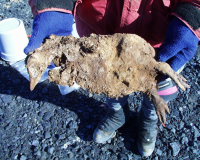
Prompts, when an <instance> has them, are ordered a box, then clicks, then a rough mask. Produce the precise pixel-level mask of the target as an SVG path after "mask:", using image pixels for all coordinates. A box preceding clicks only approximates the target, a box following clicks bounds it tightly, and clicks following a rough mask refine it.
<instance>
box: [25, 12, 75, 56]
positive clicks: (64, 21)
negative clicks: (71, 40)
mask: <svg viewBox="0 0 200 160" xmlns="http://www.w3.org/2000/svg"><path fill="white" fill-rule="evenodd" d="M72 25H73V15H72V14H67V13H62V12H54V11H48V12H43V13H40V14H38V15H37V16H36V17H35V19H34V21H33V33H32V35H31V38H30V40H29V43H28V45H27V46H26V48H25V49H24V52H25V53H26V54H28V53H29V52H32V51H33V50H35V49H36V48H38V47H40V45H41V43H42V42H43V41H44V39H45V38H48V37H49V36H50V35H51V34H55V35H57V36H68V35H70V34H71V32H72Z"/></svg>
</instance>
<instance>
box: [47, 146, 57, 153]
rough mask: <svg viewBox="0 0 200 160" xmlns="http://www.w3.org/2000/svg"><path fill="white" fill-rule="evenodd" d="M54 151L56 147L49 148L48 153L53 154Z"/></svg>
mask: <svg viewBox="0 0 200 160" xmlns="http://www.w3.org/2000/svg"><path fill="white" fill-rule="evenodd" d="M54 149H55V148H54V147H48V149H47V152H48V153H50V154H53V151H54Z"/></svg>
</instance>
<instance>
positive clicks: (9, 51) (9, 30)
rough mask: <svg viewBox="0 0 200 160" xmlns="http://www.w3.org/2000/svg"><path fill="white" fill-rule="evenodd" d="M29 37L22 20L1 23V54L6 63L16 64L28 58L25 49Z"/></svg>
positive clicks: (8, 20) (10, 19)
mask: <svg viewBox="0 0 200 160" xmlns="http://www.w3.org/2000/svg"><path fill="white" fill-rule="evenodd" d="M27 44H28V37H27V34H26V31H25V28H24V24H23V22H22V21H21V20H20V19H17V18H8V19H4V20H2V21H0V53H1V58H2V59H3V60H5V61H9V62H16V61H19V60H22V59H24V58H26V54H25V53H24V48H25V47H26V46H27Z"/></svg>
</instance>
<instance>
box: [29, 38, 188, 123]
mask: <svg viewBox="0 0 200 160" xmlns="http://www.w3.org/2000/svg"><path fill="white" fill-rule="evenodd" d="M154 56H155V51H154V49H153V47H152V46H151V45H150V44H148V43H147V42H146V41H145V40H144V39H142V38H141V37H139V36H137V35H134V34H114V35H109V36H108V35H95V34H91V35H90V36H89V37H83V38H75V37H72V36H67V37H56V36H54V35H52V36H51V37H50V39H48V40H46V42H45V43H44V44H42V46H41V47H40V48H38V49H36V50H35V51H34V52H32V53H30V54H29V56H28V58H27V68H28V71H29V75H30V79H31V85H30V89H31V90H33V89H34V87H35V85H36V84H37V82H38V81H39V79H40V78H41V76H42V73H43V72H44V71H45V69H46V67H47V66H48V65H49V64H50V63H51V62H52V61H53V62H54V63H55V64H56V65H57V66H61V68H60V69H53V70H51V71H50V72H49V80H50V81H54V82H55V83H57V84H60V85H63V86H65V85H70V86H71V85H73V82H74V81H76V82H77V83H78V84H79V85H80V86H81V87H82V88H84V89H85V88H87V89H88V90H89V92H91V93H96V94H99V93H104V94H105V95H106V96H108V97H116V98H117V97H121V96H123V95H128V94H131V93H132V92H136V91H137V92H138V91H141V92H143V93H145V94H147V95H148V97H149V98H150V99H151V100H152V101H153V103H154V105H155V106H156V107H155V108H156V111H157V113H158V115H160V116H159V119H160V120H161V121H164V122H165V121H166V118H165V111H167V112H168V111H169V109H168V106H167V104H166V103H165V102H164V103H163V101H164V100H163V99H162V98H161V97H160V96H159V95H158V94H156V93H157V90H156V83H157V82H156V80H155V78H156V76H157V74H158V72H162V73H163V74H166V75H169V76H170V77H172V79H173V80H174V81H175V82H176V83H177V84H178V85H179V87H181V89H183V90H184V89H185V88H184V87H189V86H188V85H187V84H186V83H185V79H184V78H183V77H182V76H180V75H178V74H176V73H175V72H174V71H173V70H172V69H171V67H170V66H169V65H168V64H166V63H159V62H157V61H155V59H154ZM155 91H156V92H155ZM163 104H164V105H163Z"/></svg>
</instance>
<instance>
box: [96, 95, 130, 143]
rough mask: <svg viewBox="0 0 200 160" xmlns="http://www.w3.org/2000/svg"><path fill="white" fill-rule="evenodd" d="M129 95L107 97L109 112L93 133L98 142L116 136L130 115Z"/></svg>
mask: <svg viewBox="0 0 200 160" xmlns="http://www.w3.org/2000/svg"><path fill="white" fill-rule="evenodd" d="M127 99H128V96H124V97H120V98H118V100H117V99H116V98H106V101H107V105H108V112H107V114H106V115H105V116H104V117H103V118H102V120H101V121H100V123H99V124H98V126H97V128H96V129H95V131H94V134H93V140H94V141H95V142H97V143H104V142H106V141H108V140H109V139H111V138H113V137H114V136H115V131H116V130H117V129H119V128H120V127H121V126H122V125H123V124H124V123H125V122H126V121H127V120H128V119H129V117H130V110H129V107H128V102H127Z"/></svg>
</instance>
